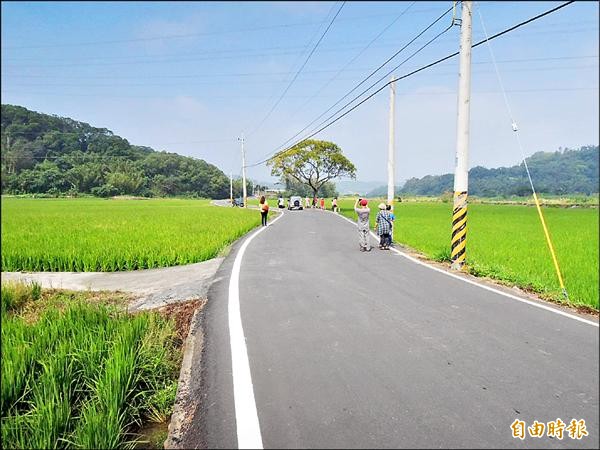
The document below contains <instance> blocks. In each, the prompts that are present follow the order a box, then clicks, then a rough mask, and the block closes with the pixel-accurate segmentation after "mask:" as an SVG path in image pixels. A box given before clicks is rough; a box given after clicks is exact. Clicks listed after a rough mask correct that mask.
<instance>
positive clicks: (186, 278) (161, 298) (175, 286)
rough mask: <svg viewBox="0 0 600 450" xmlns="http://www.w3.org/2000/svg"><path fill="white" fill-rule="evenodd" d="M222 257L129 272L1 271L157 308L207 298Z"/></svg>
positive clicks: (8, 275)
mask: <svg viewBox="0 0 600 450" xmlns="http://www.w3.org/2000/svg"><path fill="white" fill-rule="evenodd" d="M222 262H223V258H214V259H211V260H209V261H205V262H201V263H196V264H188V265H185V266H176V267H165V268H160V269H148V270H134V271H130V272H2V281H9V280H22V281H26V282H29V281H37V282H38V283H40V284H41V285H42V287H45V288H55V289H72V290H77V291H82V290H92V291H103V290H107V291H121V292H129V293H132V294H134V295H136V296H137V297H138V299H137V300H136V301H134V302H133V303H132V304H131V305H130V309H131V310H135V309H150V308H158V307H161V306H165V305H168V304H170V303H174V302H180V301H185V300H190V299H197V298H206V295H207V292H208V288H209V286H210V283H211V282H212V280H213V277H214V275H215V273H216V271H217V269H218V268H219V266H220V265H221V263H222Z"/></svg>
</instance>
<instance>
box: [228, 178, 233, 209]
mask: <svg viewBox="0 0 600 450" xmlns="http://www.w3.org/2000/svg"><path fill="white" fill-rule="evenodd" d="M229 203H231V206H233V172H229Z"/></svg>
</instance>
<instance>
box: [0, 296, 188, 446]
mask: <svg viewBox="0 0 600 450" xmlns="http://www.w3.org/2000/svg"><path fill="white" fill-rule="evenodd" d="M47 297H48V296H45V297H44V303H43V304H42V305H43V306H44V307H45V309H43V310H42V311H40V312H38V315H37V316H34V317H35V319H34V320H33V319H32V317H31V316H28V319H27V320H24V318H23V317H21V316H20V315H19V314H9V315H3V316H2V375H1V376H2V386H1V397H2V398H1V400H2V445H3V447H8V448H30V447H34V448H57V447H83V448H125V447H131V446H132V445H133V444H134V443H133V441H132V440H131V438H132V437H133V436H134V434H133V433H134V431H135V430H134V429H133V428H132V425H141V424H142V423H143V421H144V420H148V417H150V416H152V414H155V415H158V414H162V413H164V412H167V413H168V412H169V405H168V404H169V402H171V400H172V399H173V397H172V396H170V393H171V392H172V390H173V389H175V390H176V384H177V381H176V380H177V364H178V362H179V361H180V358H181V356H180V354H181V351H180V350H179V349H178V348H176V347H175V345H174V343H175V339H176V334H175V330H174V323H173V322H172V321H171V320H166V319H163V318H161V317H160V316H158V314H156V313H144V314H139V315H136V316H131V315H128V314H126V313H124V312H123V311H122V310H120V309H119V308H118V307H115V306H108V305H103V304H100V305H99V304H86V303H85V302H84V300H85V294H84V293H77V294H74V293H73V294H68V293H54V294H52V295H51V296H50V297H51V299H47ZM27 313H28V314H31V311H28V312H27ZM173 386H174V387H173ZM150 408H152V409H150Z"/></svg>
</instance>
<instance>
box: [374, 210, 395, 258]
mask: <svg viewBox="0 0 600 450" xmlns="http://www.w3.org/2000/svg"><path fill="white" fill-rule="evenodd" d="M378 208H379V212H378V213H377V217H376V218H375V222H376V225H375V229H376V230H377V234H378V235H379V248H380V249H381V250H389V248H390V241H391V236H390V232H391V230H392V220H391V217H390V213H389V211H388V210H387V208H386V206H385V203H380V204H379V206H378Z"/></svg>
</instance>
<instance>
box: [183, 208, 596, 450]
mask: <svg viewBox="0 0 600 450" xmlns="http://www.w3.org/2000/svg"><path fill="white" fill-rule="evenodd" d="M373 244H375V241H374V240H373ZM243 245H244V243H243V242H240V243H238V244H236V246H235V247H234V248H233V250H232V252H231V254H230V255H229V256H228V257H227V258H226V260H225V261H224V263H223V264H222V265H221V267H220V269H219V271H218V273H217V279H216V281H215V283H214V284H213V286H212V288H211V290H210V291H209V294H208V296H209V302H208V305H207V307H206V310H205V312H204V318H203V327H204V330H205V341H204V351H203V356H202V372H200V371H199V370H198V372H197V376H201V377H202V392H203V394H202V396H201V398H199V408H198V411H197V413H196V415H195V419H194V424H193V426H192V427H191V428H190V430H191V432H190V433H188V435H187V436H186V437H185V440H184V441H183V442H182V444H183V445H184V446H185V447H188V448H191V447H208V448H234V447H237V446H238V435H239V433H240V432H241V431H240V430H241V429H244V427H246V425H247V424H246V423H245V422H246V421H247V420H250V421H251V419H252V414H251V412H252V408H249V409H243V411H244V413H243V414H241V415H240V411H242V409H241V408H242V406H241V405H242V403H241V402H239V403H238V405H237V407H238V418H237V419H236V400H235V397H236V396H237V394H236V396H234V379H235V380H236V381H235V382H236V383H238V380H239V379H241V378H242V377H241V376H238V375H237V374H236V372H237V369H235V370H234V369H232V367H234V365H232V351H231V348H232V347H231V345H232V341H233V340H234V339H233V338H231V336H230V332H231V329H230V326H231V323H232V322H231V321H230V320H231V319H230V317H229V314H230V313H231V311H230V309H231V306H230V305H229V306H228V302H230V298H229V294H230V275H231V273H232V267H233V265H234V259H235V258H236V256H237V254H238V252H239V251H240V248H241V247H242V246H243ZM239 304H240V316H241V322H242V325H243V332H244V336H245V343H246V346H247V356H248V363H249V368H250V374H251V382H252V385H251V386H252V389H251V391H252V392H251V393H252V394H253V397H254V401H255V410H256V414H257V417H258V423H259V424H260V428H259V434H260V436H259V438H260V440H261V441H259V442H262V445H263V446H264V448H541V447H542V448H598V446H599V434H598V422H599V418H598V416H599V409H598V382H599V380H598V367H599V361H598V355H599V347H598V335H599V332H598V327H597V326H594V325H592V324H589V323H585V322H581V321H577V320H575V319H573V318H570V317H566V316H564V315H559V314H556V313H554V312H552V311H548V310H544V309H540V308H536V307H533V306H531V305H529V304H526V303H522V302H519V301H517V300H514V299H511V298H508V297H506V296H503V295H500V294H497V293H494V292H490V291H487V290H484V289H481V288H480V287H478V286H474V285H471V284H468V283H465V282H464V281H461V280H458V279H455V278H451V277H448V276H445V275H443V274H440V273H438V272H436V271H434V270H431V269H429V268H427V267H423V266H421V265H419V264H416V263H414V262H411V261H410V260H408V259H406V258H404V257H402V256H399V255H397V254H395V253H393V252H390V251H380V250H378V249H377V248H376V247H375V248H374V249H373V251H372V252H370V253H362V252H360V251H359V250H358V234H357V231H356V227H355V226H353V225H352V224H350V223H348V222H347V221H345V220H343V219H342V218H340V217H336V216H335V215H333V214H330V213H327V212H322V211H316V210H308V211H291V212H286V214H285V215H284V216H283V217H281V218H280V219H279V220H278V221H276V222H275V223H273V224H272V225H270V226H269V227H267V228H265V229H264V230H263V231H261V232H260V233H259V234H258V235H256V237H255V238H252V241H251V242H250V243H249V244H247V248H246V249H245V254H244V255H243V258H242V259H241V269H240V273H239ZM234 354H235V355H237V354H238V353H237V350H236V351H235V352H234ZM236 358H237V356H235V357H234V360H236ZM247 406H248V405H247V404H246V405H245V406H243V408H246V407H247ZM245 411H249V412H250V413H249V414H246V413H245ZM557 418H560V419H561V420H562V421H563V422H565V423H566V424H567V426H568V425H569V423H570V422H571V420H572V419H576V420H581V419H583V420H585V425H586V431H587V433H588V436H584V437H583V438H582V439H581V440H576V439H572V438H570V437H569V436H568V435H567V431H566V430H565V432H564V433H565V434H564V437H563V439H562V440H560V439H558V438H550V437H547V434H546V433H545V434H544V437H541V438H534V437H531V436H530V435H529V434H528V433H527V434H526V436H525V438H524V439H523V440H521V439H517V438H514V437H512V431H511V424H512V423H513V421H514V420H515V419H518V420H521V421H523V422H525V424H526V426H527V427H529V426H531V425H532V424H533V422H534V421H536V420H537V421H538V422H544V423H546V422H549V421H554V420H556V419H557ZM251 428H252V427H250V429H251ZM239 445H243V443H241V444H239Z"/></svg>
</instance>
